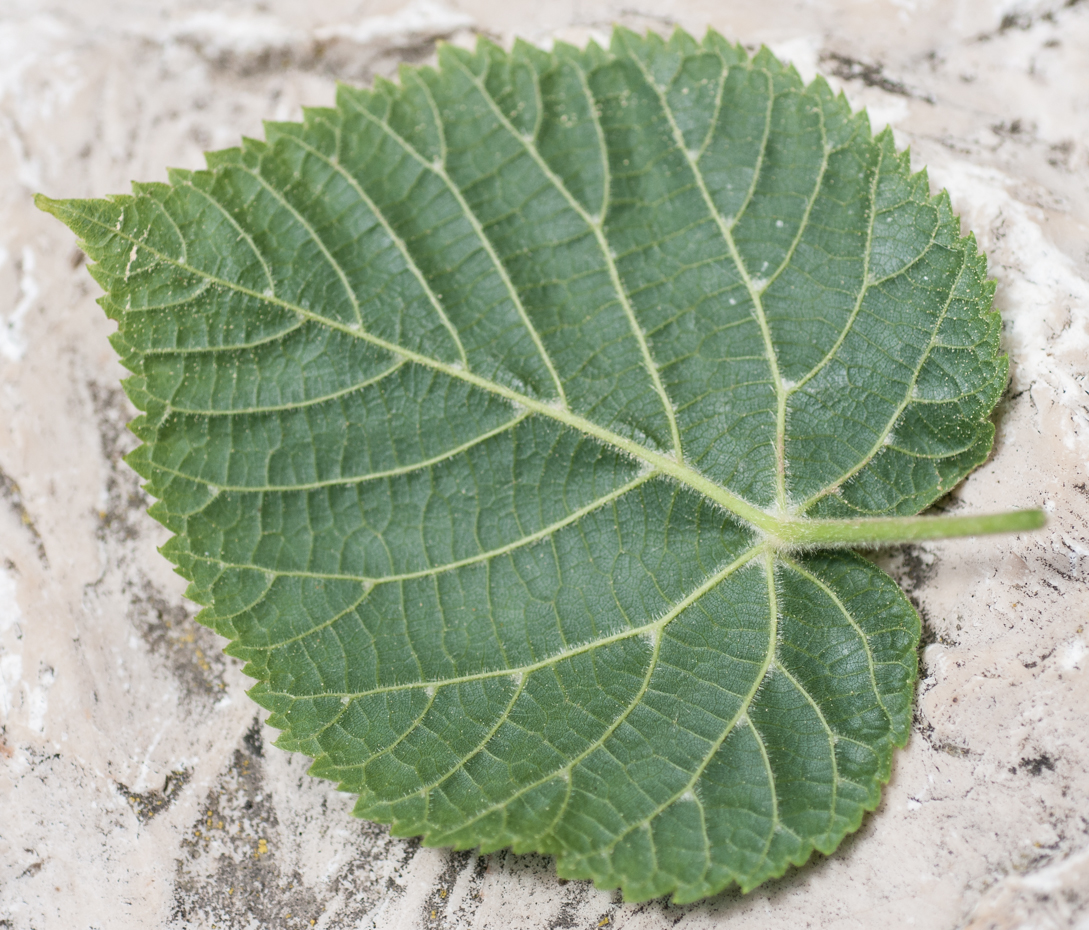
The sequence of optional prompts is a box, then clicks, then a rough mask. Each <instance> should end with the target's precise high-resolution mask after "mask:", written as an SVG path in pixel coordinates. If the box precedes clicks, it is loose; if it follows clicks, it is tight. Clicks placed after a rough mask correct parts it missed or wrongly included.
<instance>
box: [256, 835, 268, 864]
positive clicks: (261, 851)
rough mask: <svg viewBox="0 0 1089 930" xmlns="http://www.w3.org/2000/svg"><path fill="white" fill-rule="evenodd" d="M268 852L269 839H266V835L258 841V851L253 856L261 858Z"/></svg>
mask: <svg viewBox="0 0 1089 930" xmlns="http://www.w3.org/2000/svg"><path fill="white" fill-rule="evenodd" d="M267 852H268V840H266V839H265V838H264V837H261V839H259V840H258V841H257V852H255V853H254V854H253V857H254V858H255V859H259V858H260V857H261V856H263V855H265V854H266V853H267Z"/></svg>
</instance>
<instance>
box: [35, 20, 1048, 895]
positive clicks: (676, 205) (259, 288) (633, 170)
mask: <svg viewBox="0 0 1089 930" xmlns="http://www.w3.org/2000/svg"><path fill="white" fill-rule="evenodd" d="M170 180H171V184H170V185H137V186H136V187H135V188H134V193H133V195H131V196H129V197H125V198H115V199H113V200H108V201H80V202H77V201H65V202H61V201H49V200H47V199H44V198H41V199H40V200H39V204H40V205H41V206H42V207H43V208H44V209H47V210H50V212H53V213H54V214H55V215H57V216H58V217H59V218H61V219H62V220H64V221H65V222H67V223H68V224H69V225H70V226H72V228H73V229H74V230H75V231H76V232H77V234H79V235H80V236H81V238H82V239H83V241H84V244H85V247H86V249H87V250H88V253H89V255H90V256H91V258H92V259H93V260H94V261H95V262H96V263H97V264H95V265H94V266H93V271H94V274H95V275H96V277H97V278H98V280H100V282H101V283H102V284H103V287H104V288H105V289H106V291H107V296H106V297H105V298H104V300H103V303H104V306H105V307H106V309H107V312H108V313H109V314H110V315H111V316H112V317H114V318H116V319H118V321H119V331H118V333H117V335H116V336H115V337H114V344H115V345H116V346H117V348H118V350H119V352H120V353H121V354H122V357H123V360H124V362H125V364H126V365H127V366H128V367H129V368H130V369H131V370H132V371H133V377H132V378H130V379H129V381H128V382H127V383H126V388H127V390H128V391H129V393H130V396H131V397H132V398H133V400H134V402H136V404H137V406H138V407H140V409H141V410H143V411H144V414H143V416H142V417H141V418H140V419H139V420H138V421H137V422H136V423H134V427H133V428H134V430H136V431H137V433H138V435H140V437H141V438H142V439H143V440H144V445H143V446H141V447H140V449H139V450H138V451H137V452H136V453H135V454H134V455H133V456H132V457H131V463H132V464H133V466H134V467H136V468H137V469H138V470H139V471H140V473H141V474H142V475H143V476H144V477H145V478H146V479H147V480H148V489H149V491H150V492H151V493H152V494H153V495H154V496H155V497H157V498H159V503H157V504H156V505H155V506H154V507H153V508H152V513H153V515H154V516H155V517H156V518H157V519H159V520H161V521H162V522H163V523H164V524H165V525H166V526H167V527H168V528H169V529H170V530H171V531H172V532H173V533H175V534H176V535H175V536H174V538H173V539H172V540H171V541H170V542H169V543H168V544H167V546H166V547H164V550H163V551H164V554H166V555H167V556H168V557H169V558H171V559H172V560H173V561H174V562H175V564H176V565H177V566H178V568H179V570H180V571H181V572H182V573H183V574H184V575H185V576H186V577H187V578H189V580H190V582H191V587H190V591H189V594H190V596H191V597H193V598H194V599H195V600H197V601H198V602H199V603H201V604H204V605H206V607H205V610H204V611H203V612H202V614H201V619H202V621H203V622H205V623H207V624H208V625H210V626H212V627H213V628H215V629H217V630H218V631H219V632H221V633H223V634H224V635H225V636H227V637H228V638H230V639H231V641H232V642H231V645H230V646H229V648H228V651H230V652H231V653H232V654H234V655H237V656H239V657H240V658H242V659H244V661H245V662H246V663H247V664H246V671H247V673H248V674H251V675H253V676H254V677H255V678H257V679H258V681H259V683H258V684H257V686H255V688H254V689H253V690H252V691H251V694H252V695H253V697H254V699H255V700H257V701H258V703H260V704H261V705H262V706H264V707H266V708H267V709H268V710H270V711H271V713H272V716H271V717H270V718H269V719H270V723H272V724H273V725H274V726H277V727H280V728H281V729H282V731H283V732H282V735H281V738H280V740H279V744H280V745H282V746H284V747H285V748H288V749H292V750H294V751H300V752H304V753H306V754H308V755H310V756H311V757H313V758H314V760H315V761H314V764H313V767H312V771H313V772H314V773H315V774H318V775H321V776H323V777H327V778H331V779H334V780H336V781H338V782H339V783H340V784H341V786H342V787H343V788H345V789H346V790H351V791H353V792H355V793H357V794H358V795H359V801H358V804H357V808H356V811H357V813H359V814H360V815H361V816H367V817H370V818H372V819H377V820H381V821H384V822H388V823H390V824H391V825H392V827H393V829H394V831H395V832H401V833H406V834H422V835H423V837H424V840H425V842H428V843H439V844H452V845H456V846H461V847H465V846H473V845H479V846H480V847H481V848H482V849H485V850H488V849H495V848H500V847H502V846H506V845H510V846H512V847H514V848H515V849H516V850H520V851H525V850H529V849H536V850H540V851H542V852H546V853H549V854H553V855H555V856H556V858H557V869H558V872H559V873H560V874H561V875H565V876H568V877H579V878H590V879H593V880H594V881H595V882H597V883H598V884H600V885H601V886H602V887H616V886H620V887H622V888H623V889H624V893H625V896H626V897H628V898H629V899H633V900H642V899H646V898H649V897H655V896H659V895H663V894H672V895H673V896H674V898H675V900H677V901H692V900H697V899H698V898H700V897H703V896H706V895H708V894H712V893H714V892H715V891H717V890H719V889H721V888H723V887H725V886H726V885H727V884H730V883H736V884H738V885H739V886H741V887H742V889H744V890H748V889H750V888H752V887H755V886H756V885H757V884H759V883H760V882H762V881H764V880H766V879H768V878H770V877H772V876H775V875H779V874H782V872H783V871H784V870H785V869H786V868H787V867H788V865H789V864H790V863H795V864H800V863H801V862H803V861H804V860H805V859H806V858H807V857H808V856H809V855H810V854H811V852H812V851H813V850H814V849H816V850H820V851H822V852H831V851H832V850H833V849H834V848H835V846H836V845H837V844H838V842H839V841H840V839H842V837H843V836H844V835H845V834H846V833H847V832H850V831H851V830H853V829H857V827H858V825H859V823H860V821H861V818H862V816H863V814H864V812H865V811H867V810H872V809H873V808H874V807H875V806H876V804H877V801H878V798H879V793H880V785H881V784H882V783H883V782H884V781H886V780H887V779H888V776H889V770H890V769H889V766H890V764H891V755H892V750H893V748H894V747H895V746H897V745H902V744H903V742H904V741H905V740H906V738H907V735H908V732H909V723H910V703H911V691H912V685H913V682H914V677H915V674H916V668H915V653H914V649H915V645H916V643H917V641H918V635H919V623H918V618H917V617H916V615H915V613H914V611H913V609H912V608H911V606H910V604H908V602H907V601H906V599H905V598H904V597H903V595H902V593H900V592H899V591H898V590H897V589H896V588H895V585H893V584H892V582H891V581H890V580H889V579H888V578H887V576H885V575H884V574H883V573H881V572H880V571H879V570H878V569H876V568H875V567H874V566H873V565H871V564H870V563H868V562H865V561H864V560H862V559H860V558H859V557H857V556H854V555H852V554H850V553H847V552H842V551H831V550H829V551H824V552H803V553H795V554H791V552H790V542H789V540H787V541H786V542H784V541H783V539H780V538H778V537H777V536H776V533H777V532H779V531H783V533H784V534H786V533H787V531H788V530H790V529H791V528H792V527H793V528H799V527H800V528H801V529H800V530H799V532H801V531H802V530H804V531H805V532H806V533H810V534H811V536H812V539H813V540H815V541H817V543H818V544H822V543H823V544H827V545H833V546H835V545H841V544H843V543H844V542H845V541H848V540H850V539H859V540H862V541H866V539H868V537H866V536H865V533H866V532H869V530H867V529H866V527H867V526H869V527H870V528H871V529H872V528H874V527H877V526H878V524H879V523H880V526H881V527H884V526H885V523H881V522H880V521H877V522H871V523H870V524H865V525H864V524H863V523H860V522H859V521H857V520H854V518H856V517H858V516H860V515H861V516H867V517H869V516H873V517H881V516H884V515H895V514H904V515H909V514H913V513H916V512H918V510H920V509H921V508H922V507H925V506H926V505H927V504H929V503H931V502H932V501H933V500H934V499H936V497H937V496H939V495H940V494H941V493H944V491H946V490H948V489H949V488H950V487H951V486H952V484H954V483H955V482H956V481H959V480H960V479H961V478H962V477H963V476H964V475H965V474H967V472H968V471H969V470H971V468H972V467H974V466H975V465H977V464H978V463H979V462H980V461H982V459H983V457H985V455H986V454H987V452H988V450H989V448H990V444H991V440H992V436H993V426H992V425H991V424H990V422H989V421H988V419H987V417H988V414H989V412H990V410H991V408H992V407H993V406H994V403H995V402H996V401H997V398H998V394H999V393H1000V392H1001V389H1002V387H1003V386H1004V383H1005V377H1006V370H1007V368H1006V362H1005V359H1004V358H1003V357H1001V356H1000V355H999V353H998V345H997V337H998V323H997V318H996V316H995V315H994V314H993V313H990V312H989V306H990V298H991V293H992V288H991V287H990V286H989V285H988V284H987V282H986V278H985V265H984V263H983V260H982V259H981V258H980V257H979V256H977V255H976V253H975V246H974V242H973V241H972V240H971V239H961V238H960V236H959V230H958V229H957V227H956V219H955V217H954V216H953V215H952V212H951V210H950V209H949V206H948V200H947V198H943V197H938V198H933V197H931V196H930V194H929V190H928V188H927V184H926V180H925V176H921V175H911V174H910V172H909V170H908V164H907V160H906V156H902V155H898V154H897V153H896V152H895V149H894V147H893V144H892V140H891V136H890V135H889V134H887V133H886V134H884V135H882V136H879V137H877V138H876V139H872V138H871V137H870V134H869V129H868V125H867V124H866V122H865V119H864V117H861V116H853V115H852V114H851V113H850V111H849V109H848V108H847V105H846V103H845V101H844V100H843V99H842V98H835V97H833V96H832V94H831V93H830V91H829V90H828V89H827V87H826V86H825V85H824V84H823V82H821V81H817V82H815V83H814V84H812V85H810V86H809V87H808V88H807V87H803V86H802V84H801V82H800V80H799V79H798V77H797V75H796V74H795V73H793V72H792V71H791V70H788V69H785V68H784V67H783V66H782V65H780V64H779V63H778V62H777V61H776V60H775V59H774V58H773V57H772V56H771V55H770V53H767V52H761V53H760V54H759V55H757V56H756V57H755V58H753V59H749V58H748V57H747V56H746V55H745V53H744V52H743V51H742V50H741V49H739V48H736V47H733V46H729V45H728V44H726V43H725V42H724V41H723V40H721V38H720V37H718V36H716V35H714V34H713V33H710V34H708V36H707V38H706V39H705V40H704V41H703V42H702V43H697V42H696V41H695V40H693V39H691V38H690V37H688V36H686V35H684V34H683V33H677V34H675V35H674V37H673V38H671V39H670V40H669V41H668V42H664V41H662V40H661V39H658V38H657V37H653V36H650V37H646V38H641V37H639V36H635V35H634V34H632V33H627V32H624V31H623V30H618V31H617V32H616V34H615V35H614V39H613V42H612V45H611V46H610V50H609V51H608V52H606V51H604V50H602V49H599V48H597V47H596V46H591V47H590V48H588V49H587V50H586V51H585V52H583V51H579V50H577V49H573V48H571V47H568V46H562V45H561V46H558V47H557V48H556V49H555V50H554V51H553V52H552V53H544V52H540V51H537V50H532V49H530V48H529V47H526V46H522V45H519V46H517V47H516V48H515V50H514V52H513V53H509V54H508V53H506V52H503V51H502V50H500V49H498V48H496V47H495V46H493V45H490V44H489V43H486V42H484V43H481V45H480V46H479V47H478V49H477V51H476V52H472V53H470V52H464V51H460V50H455V49H451V48H446V49H444V50H443V52H442V53H441V55H440V69H439V70H438V71H432V70H430V69H419V70H414V69H405V70H404V71H403V72H402V81H401V85H400V86H399V87H397V86H395V85H392V84H389V83H388V82H379V84H378V86H377V87H376V88H375V90H373V91H352V90H349V89H345V88H342V89H341V90H340V92H339V94H338V106H337V108H336V109H331V110H316V111H308V112H307V113H306V116H305V119H304V122H303V123H302V124H299V125H294V124H269V126H268V127H267V141H266V142H256V141H253V140H246V141H245V143H244V144H243V146H242V147H241V148H239V149H233V150H228V151H226V152H222V153H216V154H213V155H211V156H209V170H208V171H205V172H193V173H188V172H173V173H172V174H171V176H170ZM905 243H907V246H905ZM814 517H818V518H836V519H837V520H838V521H840V522H836V521H835V520H833V521H831V522H825V523H820V522H817V521H814V520H813V519H812V518H814ZM1033 519H1035V518H1034V517H1024V518H1023V519H1022V518H1020V517H1019V518H1018V520H1022V523H1023V524H1024V525H1025V526H1028V525H1030V524H1031V522H1032V520H1033ZM924 522H925V521H924ZM924 522H920V523H919V524H918V526H916V525H915V524H910V526H911V527H912V529H911V532H929V530H928V529H927V528H926V527H925V526H924ZM886 523H888V526H889V527H893V529H894V530H895V528H896V527H898V526H904V527H907V526H908V524H896V523H892V522H889V521H886ZM965 525H967V524H965ZM971 525H972V526H973V527H976V526H984V525H989V524H986V519H984V520H983V521H982V522H980V521H976V522H975V523H972V524H971ZM996 525H997V524H996ZM1018 525H1021V524H1020V523H1019V524H1018ZM927 526H928V524H927ZM920 527H921V529H920ZM822 528H823V529H822ZM881 531H882V532H884V530H881ZM905 531H906V530H905ZM821 532H826V537H822V536H820V533H821ZM827 534H832V535H827ZM836 534H838V535H836ZM852 534H855V535H852ZM858 534H861V535H858ZM803 536H804V533H803ZM783 538H784V539H785V538H786V536H785V535H784V537H783ZM798 538H799V539H801V538H802V536H799V537H798ZM805 538H806V539H808V538H809V537H805Z"/></svg>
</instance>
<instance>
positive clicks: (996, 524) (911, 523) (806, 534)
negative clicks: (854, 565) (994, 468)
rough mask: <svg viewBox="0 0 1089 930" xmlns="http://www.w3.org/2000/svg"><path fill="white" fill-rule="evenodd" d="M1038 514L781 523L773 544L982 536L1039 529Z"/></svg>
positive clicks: (822, 545)
mask: <svg viewBox="0 0 1089 930" xmlns="http://www.w3.org/2000/svg"><path fill="white" fill-rule="evenodd" d="M1046 523H1047V515H1046V514H1045V513H1044V512H1043V511H1042V510H1011V511H1008V512H1006V513H995V514H983V515H981V516H975V517H865V518H861V519H857V520H804V521H803V520H784V521H782V522H781V523H780V524H779V527H778V528H777V530H776V531H775V532H774V534H773V540H774V541H775V542H778V543H779V544H780V545H781V546H783V547H784V548H819V549H841V548H847V547H858V546H885V545H889V544H892V543H906V542H918V541H920V540H924V539H951V538H953V537H955V536H984V535H987V534H989V533H1019V532H1025V531H1028V530H1038V529H1041V528H1042V527H1043V526H1044V525H1045V524H1046Z"/></svg>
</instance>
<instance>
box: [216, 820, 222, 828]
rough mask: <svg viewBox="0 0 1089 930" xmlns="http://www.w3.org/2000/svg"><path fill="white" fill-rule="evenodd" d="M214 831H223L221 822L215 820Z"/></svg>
mask: <svg viewBox="0 0 1089 930" xmlns="http://www.w3.org/2000/svg"><path fill="white" fill-rule="evenodd" d="M216 829H217V830H222V829H223V821H222V820H217V821H216Z"/></svg>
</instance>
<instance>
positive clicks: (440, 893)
mask: <svg viewBox="0 0 1089 930" xmlns="http://www.w3.org/2000/svg"><path fill="white" fill-rule="evenodd" d="M439 897H440V898H445V897H446V889H445V888H440V889H439Z"/></svg>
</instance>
